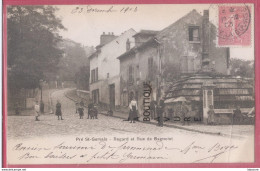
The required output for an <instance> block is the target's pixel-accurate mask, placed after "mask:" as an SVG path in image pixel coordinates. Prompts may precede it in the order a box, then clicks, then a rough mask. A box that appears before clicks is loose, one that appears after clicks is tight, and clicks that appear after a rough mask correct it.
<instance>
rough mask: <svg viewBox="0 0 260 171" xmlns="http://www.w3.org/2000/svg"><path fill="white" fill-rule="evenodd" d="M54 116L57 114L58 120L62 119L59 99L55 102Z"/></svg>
mask: <svg viewBox="0 0 260 171" xmlns="http://www.w3.org/2000/svg"><path fill="white" fill-rule="evenodd" d="M55 114H56V116H58V120H60V118H61V120H63V119H62V112H61V104H60V101H59V100H57V104H56V112H55Z"/></svg>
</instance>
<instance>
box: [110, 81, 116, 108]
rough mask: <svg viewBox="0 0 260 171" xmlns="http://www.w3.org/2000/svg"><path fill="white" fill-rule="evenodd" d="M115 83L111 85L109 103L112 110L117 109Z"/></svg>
mask: <svg viewBox="0 0 260 171" xmlns="http://www.w3.org/2000/svg"><path fill="white" fill-rule="evenodd" d="M115 100H116V99H115V84H110V85H109V105H110V108H111V109H112V110H114V109H115Z"/></svg>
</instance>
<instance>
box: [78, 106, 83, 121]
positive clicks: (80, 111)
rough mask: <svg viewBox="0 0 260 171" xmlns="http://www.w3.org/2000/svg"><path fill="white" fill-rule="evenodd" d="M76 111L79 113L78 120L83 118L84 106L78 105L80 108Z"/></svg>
mask: <svg viewBox="0 0 260 171" xmlns="http://www.w3.org/2000/svg"><path fill="white" fill-rule="evenodd" d="M78 111H79V119H83V116H84V106H83V105H81V104H80V106H79V108H78Z"/></svg>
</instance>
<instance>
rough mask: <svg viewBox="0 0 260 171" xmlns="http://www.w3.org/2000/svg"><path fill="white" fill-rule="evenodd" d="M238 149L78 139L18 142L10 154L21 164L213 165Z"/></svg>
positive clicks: (161, 140) (155, 140)
mask: <svg viewBox="0 0 260 171" xmlns="http://www.w3.org/2000/svg"><path fill="white" fill-rule="evenodd" d="M238 148H239V146H238V145H234V144H225V143H220V142H212V143H207V144H204V145H202V144H201V143H199V142H197V141H185V142H182V143H180V142H178V141H176V140H175V139H174V137H138V136H137V137H75V138H74V140H73V141H60V142H56V143H54V144H52V143H47V144H46V145H44V144H42V143H37V144H34V145H32V144H31V143H26V142H16V143H15V144H12V146H10V150H9V153H10V154H12V157H14V156H15V158H13V159H14V161H16V162H18V163H40V162H43V161H53V162H54V163H55V162H56V163H73V162H74V163H75V162H76V163H82V164H84V163H85V164H87V163H140V162H141V163H168V162H171V163H172V162H173V161H177V162H179V161H182V162H183V161H187V162H190V163H197V162H201V163H213V162H217V161H218V159H220V158H222V157H224V156H225V155H226V154H228V155H230V153H231V152H233V151H235V150H237V149H238ZM176 159H177V160H176Z"/></svg>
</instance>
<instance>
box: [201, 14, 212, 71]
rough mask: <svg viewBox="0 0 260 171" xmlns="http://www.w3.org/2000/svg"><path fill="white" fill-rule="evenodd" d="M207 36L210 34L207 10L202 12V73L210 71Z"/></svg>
mask: <svg viewBox="0 0 260 171" xmlns="http://www.w3.org/2000/svg"><path fill="white" fill-rule="evenodd" d="M209 34H210V23H209V10H204V11H203V20H202V70H203V71H204V72H208V71H210V58H209V45H210V38H209Z"/></svg>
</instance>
